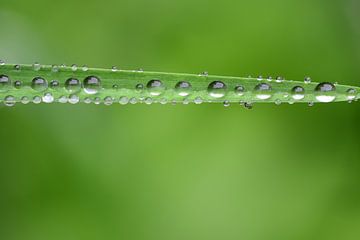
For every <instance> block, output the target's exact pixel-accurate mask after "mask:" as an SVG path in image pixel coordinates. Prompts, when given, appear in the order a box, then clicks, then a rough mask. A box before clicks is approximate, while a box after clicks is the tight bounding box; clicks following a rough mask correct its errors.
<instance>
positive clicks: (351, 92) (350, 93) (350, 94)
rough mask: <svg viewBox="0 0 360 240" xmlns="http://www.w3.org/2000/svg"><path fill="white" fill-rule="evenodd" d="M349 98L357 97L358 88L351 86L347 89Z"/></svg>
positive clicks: (351, 99) (352, 99)
mask: <svg viewBox="0 0 360 240" xmlns="http://www.w3.org/2000/svg"><path fill="white" fill-rule="evenodd" d="M346 95H347V100H349V101H354V100H355V99H356V90H355V89H353V88H350V89H348V90H347V91H346Z"/></svg>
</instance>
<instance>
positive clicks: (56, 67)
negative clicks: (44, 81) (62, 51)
mask: <svg viewBox="0 0 360 240" xmlns="http://www.w3.org/2000/svg"><path fill="white" fill-rule="evenodd" d="M51 71H53V72H58V71H59V66H58V65H52V66H51Z"/></svg>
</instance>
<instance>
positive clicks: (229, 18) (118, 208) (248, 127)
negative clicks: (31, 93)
mask: <svg viewBox="0 0 360 240" xmlns="http://www.w3.org/2000/svg"><path fill="white" fill-rule="evenodd" d="M359 10H360V3H359V1H357V0H301V1H300V0H297V1H296V0H272V1H268V0H252V1H233V0H222V1H212V0H172V1H165V0H102V1H90V0H89V1H74V0H61V1H45V0H43V1H40V0H34V1H28V0H16V1H4V0H1V2H0V59H4V60H6V61H7V62H12V63H33V62H35V61H39V62H41V63H44V64H45V63H47V64H54V63H55V64H61V63H66V64H72V63H76V64H78V65H83V64H87V65H89V66H94V67H110V66H112V65H117V66H118V67H120V68H125V69H135V68H139V67H141V68H144V69H145V70H154V71H170V72H185V73H199V72H202V71H209V72H210V74H218V75H233V76H247V75H249V74H251V75H259V74H262V75H263V76H267V75H272V76H276V75H281V76H285V77H286V78H287V79H298V80H302V79H303V78H304V77H305V76H307V75H310V76H311V77H312V78H313V80H314V81H319V82H320V81H333V82H339V83H343V84H353V85H359V84H360V79H359V77H360V68H359V60H360V25H359V22H360V15H359ZM0 119H1V125H2V126H1V128H0V239H4V240H5V239H6V240H13V239H14V240H15V239H22V240H24V239H26V240H28V239H31V240H39V239H47V240H48V239H51V240H53V239H54V240H57V239H59V240H60V239H69V240H72V239H74V240H75V239H86V240H92V239H127V240H132V239H156V240H160V239H166V240H169V239H176V240H180V239H181V240H183V239H276V240H281V239H284V240H285V239H293V240H294V239H295V240H296V239H342V240H344V239H345V240H346V239H359V238H360V227H359V226H360V190H359V189H360V188H359V184H360V175H359V172H360V162H359V161H360V158H359V156H360V141H359V130H360V125H359V123H360V111H359V104H358V103H354V104H347V103H337V104H328V105H320V104H319V105H316V106H315V107H313V108H308V107H307V106H306V105H301V104H300V105H288V104H286V105H281V106H275V105H266V104H264V105H261V104H260V105H255V108H254V110H252V111H247V110H245V109H243V108H241V107H240V106H235V105H234V106H231V107H230V108H224V107H223V106H221V105H206V104H204V105H200V106H197V105H196V106H195V105H187V106H184V105H176V106H173V105H166V106H162V105H151V106H147V105H131V106H120V105H113V106H111V107H106V106H95V105H92V106H89V105H77V106H72V105H56V104H51V105H38V106H34V105H28V106H21V105H17V106H16V107H14V108H5V107H1V108H0Z"/></svg>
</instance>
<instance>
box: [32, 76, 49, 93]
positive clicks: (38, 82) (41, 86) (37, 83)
mask: <svg viewBox="0 0 360 240" xmlns="http://www.w3.org/2000/svg"><path fill="white" fill-rule="evenodd" d="M31 87H32V89H34V90H35V91H38V92H42V91H45V90H46V89H47V88H48V83H47V81H46V80H45V79H44V78H41V77H36V78H34V79H33V80H32V82H31Z"/></svg>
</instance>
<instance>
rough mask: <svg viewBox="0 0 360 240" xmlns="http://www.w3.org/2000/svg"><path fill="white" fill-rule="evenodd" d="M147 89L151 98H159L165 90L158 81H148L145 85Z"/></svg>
mask: <svg viewBox="0 0 360 240" xmlns="http://www.w3.org/2000/svg"><path fill="white" fill-rule="evenodd" d="M146 87H147V89H148V90H149V93H150V95H152V96H159V95H161V94H162V93H163V91H164V90H165V86H164V85H163V83H162V82H161V81H160V80H156V79H154V80H150V81H149V82H148V83H147V85H146Z"/></svg>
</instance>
